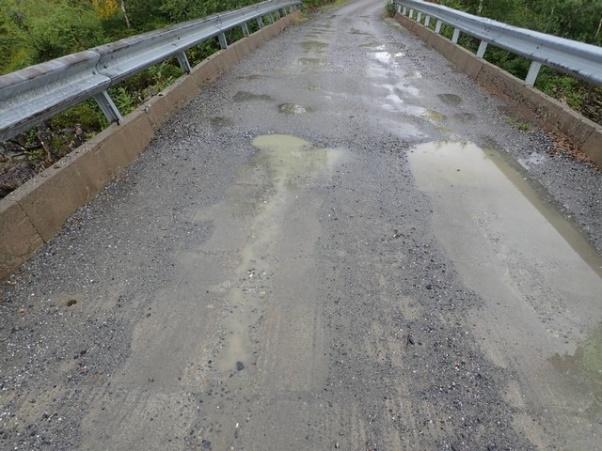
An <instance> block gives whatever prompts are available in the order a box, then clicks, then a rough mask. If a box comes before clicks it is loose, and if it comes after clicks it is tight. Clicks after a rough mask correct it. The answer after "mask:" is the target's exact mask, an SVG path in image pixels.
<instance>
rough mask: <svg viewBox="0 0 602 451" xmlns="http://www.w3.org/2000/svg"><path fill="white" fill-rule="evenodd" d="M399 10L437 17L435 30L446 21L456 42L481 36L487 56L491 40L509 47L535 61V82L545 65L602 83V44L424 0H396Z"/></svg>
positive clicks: (531, 76) (422, 19)
mask: <svg viewBox="0 0 602 451" xmlns="http://www.w3.org/2000/svg"><path fill="white" fill-rule="evenodd" d="M394 2H395V6H396V9H397V12H398V13H399V14H402V15H404V16H408V17H409V18H410V19H413V18H414V16H415V19H416V20H417V22H419V23H422V24H424V25H425V26H426V27H429V25H431V21H432V20H436V23H435V32H436V33H440V32H441V27H442V25H443V24H447V25H450V26H451V27H453V29H454V31H453V34H452V39H451V40H452V42H454V43H455V44H457V43H458V39H459V38H460V33H465V34H467V35H470V36H472V37H474V38H477V39H478V40H480V44H479V48H478V50H477V56H478V57H479V58H483V57H484V55H485V52H486V50H487V46H488V44H491V45H494V46H496V47H500V48H503V49H506V50H508V51H510V52H512V53H515V54H517V55H520V56H522V57H525V58H527V59H528V60H530V61H531V65H530V67H529V72H528V73H527V77H526V79H525V82H526V83H527V84H528V85H530V86H533V85H534V84H535V80H536V79H537V75H538V74H539V70H540V68H541V66H542V65H545V66H550V67H553V68H555V69H557V70H559V71H561V72H564V73H567V74H570V75H574V76H575V77H578V78H581V79H583V80H586V81H589V82H591V83H594V84H598V85H599V84H602V47H598V46H595V45H591V44H586V43H584V42H579V41H573V40H571V39H565V38H560V37H558V36H552V35H549V34H545V33H539V32H537V31H533V30H528V29H526V28H519V27H515V26H512V25H507V24H505V23H502V22H497V21H495V20H492V19H487V18H484V17H478V16H473V15H471V14H468V13H465V12H462V11H458V10H455V9H452V8H448V7H446V6H441V5H436V4H433V3H427V2H424V1H422V0H394Z"/></svg>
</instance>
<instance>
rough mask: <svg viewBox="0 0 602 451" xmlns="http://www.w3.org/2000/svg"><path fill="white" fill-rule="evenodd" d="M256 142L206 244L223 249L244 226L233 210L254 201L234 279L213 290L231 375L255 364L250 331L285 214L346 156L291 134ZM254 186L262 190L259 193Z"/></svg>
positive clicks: (267, 290)
mask: <svg viewBox="0 0 602 451" xmlns="http://www.w3.org/2000/svg"><path fill="white" fill-rule="evenodd" d="M252 145H253V147H255V148H256V149H257V152H256V153H255V155H254V156H253V158H252V159H251V161H250V162H249V163H248V164H247V165H246V166H245V167H244V168H243V170H242V171H241V174H240V175H239V177H238V180H237V182H236V183H235V184H233V186H232V188H231V189H230V190H229V192H228V194H227V200H226V201H225V202H224V203H222V204H219V205H218V206H216V207H215V208H216V209H215V211H214V212H212V214H211V216H212V217H213V218H214V219H213V220H214V221H215V223H216V233H215V234H214V235H213V237H212V240H211V241H210V242H209V243H207V244H206V245H205V247H206V248H209V249H210V248H211V246H217V247H218V248H220V249H221V247H222V246H223V244H222V243H224V242H226V243H230V242H231V241H232V238H233V237H235V236H237V233H240V227H241V225H240V224H236V223H233V221H232V217H233V215H236V212H235V209H237V208H238V207H237V206H238V205H239V204H240V203H241V201H245V202H253V203H254V204H255V206H254V208H251V209H249V208H245V213H247V212H250V216H247V217H246V220H245V221H246V223H245V224H246V226H245V228H244V230H245V231H246V232H245V234H248V236H247V237H246V238H245V239H244V244H243V245H242V247H241V248H240V250H239V254H240V259H239V261H238V263H237V267H236V269H235V270H234V272H233V275H232V277H231V278H230V280H228V281H224V282H223V283H221V284H220V285H219V286H218V287H217V288H215V289H213V291H214V292H217V291H218V290H219V291H220V292H224V293H225V295H226V302H227V313H228V314H227V316H226V318H225V320H224V324H225V335H224V337H223V341H222V343H221V350H220V354H219V356H218V357H217V358H216V366H217V367H218V368H219V369H220V370H222V371H224V372H226V373H230V374H233V373H234V372H237V371H240V368H251V367H252V366H253V361H252V359H253V352H252V339H251V335H250V333H251V330H252V329H253V327H254V325H255V324H256V322H257V321H259V318H260V317H261V315H262V306H263V305H264V304H265V302H267V301H268V300H269V298H270V296H271V292H272V289H273V286H272V284H273V281H272V276H273V274H274V272H275V270H276V268H275V267H273V265H272V264H271V262H270V258H269V256H270V255H271V249H272V246H273V243H274V242H277V241H278V240H279V239H281V238H280V236H281V233H282V232H281V230H280V227H281V224H282V223H283V219H282V217H283V215H285V214H286V212H287V211H288V209H289V208H292V207H293V206H294V204H295V202H296V199H297V198H298V194H296V192H298V191H299V190H301V189H303V188H305V187H307V186H310V185H311V183H312V181H314V180H315V179H317V178H318V177H320V176H325V175H326V176H327V175H328V174H330V173H331V172H332V171H333V170H334V165H335V164H336V163H337V162H338V161H339V160H340V159H341V157H342V155H343V151H342V150H339V149H328V148H320V147H316V146H314V145H312V144H311V143H309V142H307V141H305V140H303V139H301V138H298V137H296V136H292V135H277V134H275V135H262V136H257V137H256V138H255V139H254V140H253V141H252ZM253 187H257V188H253ZM253 189H257V191H258V193H257V195H256V196H255V195H253V193H252V191H253ZM233 209H234V210H233ZM214 242H215V244H214ZM208 255H209V256H211V255H210V254H208ZM208 264H210V263H209V262H208Z"/></svg>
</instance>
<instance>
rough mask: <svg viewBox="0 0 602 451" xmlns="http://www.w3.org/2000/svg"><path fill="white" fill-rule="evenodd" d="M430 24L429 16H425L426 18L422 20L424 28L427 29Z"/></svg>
mask: <svg viewBox="0 0 602 451" xmlns="http://www.w3.org/2000/svg"><path fill="white" fill-rule="evenodd" d="M430 24H431V16H426V17H425V18H424V26H425V27H426V28H428V27H429V25H430Z"/></svg>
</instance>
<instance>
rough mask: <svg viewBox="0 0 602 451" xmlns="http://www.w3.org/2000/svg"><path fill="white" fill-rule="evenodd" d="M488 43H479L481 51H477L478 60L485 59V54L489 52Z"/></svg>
mask: <svg viewBox="0 0 602 451" xmlns="http://www.w3.org/2000/svg"><path fill="white" fill-rule="evenodd" d="M487 44H488V43H487V41H481V42H480V43H479V50H477V58H483V57H484V56H485V52H486V51H487Z"/></svg>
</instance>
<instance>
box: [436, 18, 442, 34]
mask: <svg viewBox="0 0 602 451" xmlns="http://www.w3.org/2000/svg"><path fill="white" fill-rule="evenodd" d="M441 25H443V22H441V21H440V20H437V23H436V24H435V33H437V34H439V33H441Z"/></svg>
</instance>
